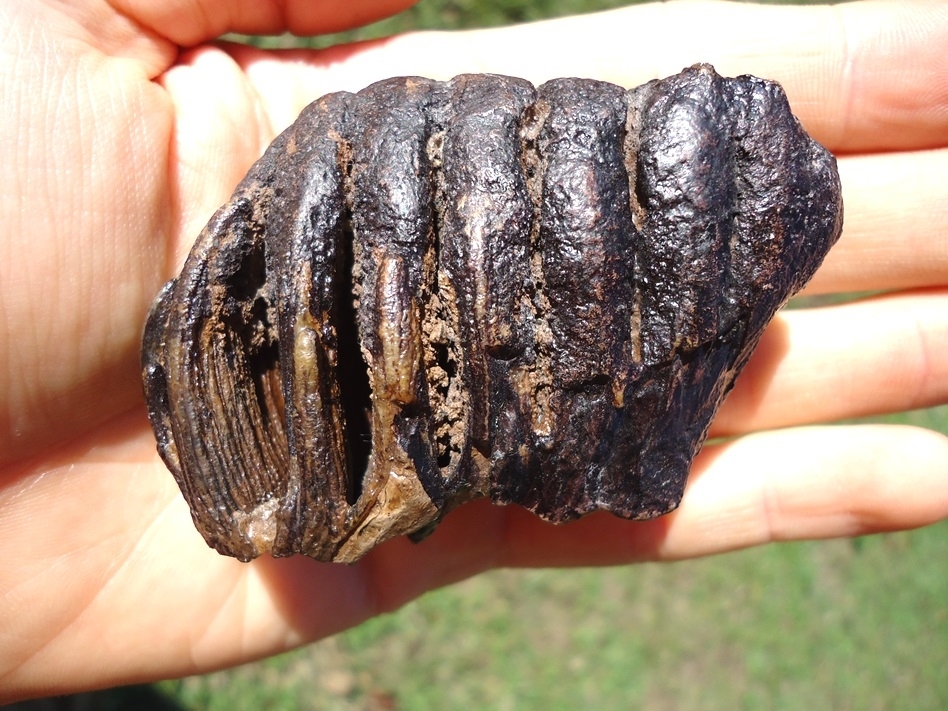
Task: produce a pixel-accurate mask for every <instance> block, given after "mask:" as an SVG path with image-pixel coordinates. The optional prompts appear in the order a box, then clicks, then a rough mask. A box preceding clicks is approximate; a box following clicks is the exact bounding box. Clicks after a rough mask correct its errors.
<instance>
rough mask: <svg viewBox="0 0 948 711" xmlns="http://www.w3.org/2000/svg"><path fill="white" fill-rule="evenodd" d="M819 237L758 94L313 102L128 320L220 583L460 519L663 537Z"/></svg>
mask: <svg viewBox="0 0 948 711" xmlns="http://www.w3.org/2000/svg"><path fill="white" fill-rule="evenodd" d="M841 226H842V203H841V198H840V186H839V177H838V175H837V172H836V164H835V161H834V159H833V157H832V156H831V155H830V154H829V153H828V152H827V151H826V150H825V149H823V148H822V147H821V146H819V145H818V144H817V143H816V142H814V141H813V140H812V139H810V138H809V137H808V136H807V135H806V133H805V132H804V131H803V129H802V128H801V126H800V124H799V123H798V121H797V120H796V119H795V118H794V116H793V115H792V114H791V112H790V109H789V106H788V104H787V101H786V98H785V96H784V94H783V91H782V90H781V89H780V87H779V86H778V85H777V84H775V83H772V82H768V81H764V80H761V79H757V78H754V77H748V76H744V77H738V78H736V79H726V78H722V77H720V76H718V75H717V74H716V73H715V72H714V70H713V69H712V68H711V67H709V66H707V65H697V66H695V67H691V68H689V69H686V70H684V71H683V72H682V73H680V74H678V75H675V76H673V77H669V78H667V79H663V80H658V81H653V82H650V83H648V84H646V85H644V86H641V87H638V88H636V89H632V90H625V89H622V88H621V87H618V86H615V85H612V84H607V83H604V82H599V81H593V80H581V79H558V80H554V81H550V82H547V83H546V84H543V85H542V86H540V87H537V88H535V87H533V86H532V85H531V84H530V83H528V82H526V81H523V80H520V79H514V78H510V77H503V76H495V75H464V76H459V77H456V78H455V79H453V80H451V81H449V82H436V81H431V80H428V79H422V78H411V77H410V78H396V79H389V80H386V81H383V82H380V83H378V84H374V85H373V86H370V87H368V88H367V89H365V90H363V91H361V92H359V93H357V94H348V93H338V94H331V95H328V96H325V97H322V98H321V99H319V100H317V101H315V102H314V103H313V104H311V105H310V106H309V107H307V108H306V109H305V110H304V111H303V113H302V114H301V115H300V117H299V119H298V120H297V121H296V122H295V123H294V124H293V125H292V126H291V127H289V128H288V129H287V130H286V131H285V132H284V133H283V134H282V135H280V136H279V137H278V138H277V139H276V140H275V141H274V142H273V144H272V145H271V146H270V147H269V148H268V149H267V151H266V153H265V154H264V155H263V157H262V158H261V159H260V160H259V161H258V162H257V163H256V164H255V165H254V166H253V167H252V168H251V170H250V172H249V173H248V174H247V176H246V178H244V180H243V181H242V182H241V183H240V185H238V186H237V189H236V190H235V192H234V195H233V197H232V198H231V199H230V201H229V202H228V203H227V204H226V205H224V206H223V207H222V208H220V210H219V211H218V212H217V213H216V214H215V215H214V217H213V218H212V220H211V221H210V223H209V224H208V226H207V227H206V228H205V229H204V231H203V232H202V233H201V235H200V236H199V237H198V239H197V241H196V243H195V245H194V248H193V250H192V252H191V254H190V256H189V257H188V260H187V262H186V263H185V265H184V268H183V270H182V272H181V274H180V275H179V276H178V277H177V278H176V279H174V280H173V281H171V282H169V284H168V285H166V286H165V288H164V289H163V290H162V292H161V294H160V295H159V297H158V299H157V300H156V302H155V305H154V306H153V308H152V311H151V314H150V315H149V319H148V323H147V325H146V328H145V336H144V343H143V351H142V364H143V377H144V384H145V394H146V400H147V403H148V410H149V415H150V417H151V421H152V424H153V427H154V430H155V434H156V437H157V440H158V449H159V452H160V453H161V456H162V458H163V459H164V461H165V463H166V464H167V466H168V468H169V469H170V470H171V472H172V474H173V475H174V477H175V479H176V480H177V482H178V485H179V486H180V488H181V491H182V493H183V494H184V496H185V498H186V499H187V502H188V504H189V505H190V507H191V512H192V516H193V518H194V522H195V525H196V527H197V528H198V530H199V531H200V532H201V534H202V535H203V536H204V538H205V539H206V540H207V542H208V544H209V545H211V546H213V547H214V548H216V549H217V550H218V551H220V552H221V553H224V554H227V555H232V556H236V557H237V558H240V559H241V560H250V559H252V558H254V557H256V556H259V555H261V554H263V553H267V552H269V553H271V554H273V555H275V556H284V555H292V554H295V553H303V554H305V555H308V556H311V557H313V558H316V559H319V560H335V561H344V562H351V561H354V560H357V559H358V558H360V557H361V556H362V555H364V554H365V553H366V552H368V551H369V550H370V549H371V548H372V547H374V546H375V545H376V544H378V543H380V542H382V541H384V540H387V539H389V538H391V537H393V536H398V535H404V534H415V535H416V537H417V536H421V535H423V534H424V533H426V532H427V531H429V530H430V529H431V528H432V527H433V526H434V525H435V524H436V523H437V522H438V521H439V520H440V519H441V518H442V517H443V516H444V515H445V513H447V512H448V511H450V510H451V509H453V508H455V507H456V506H458V505H460V504H461V503H463V502H465V501H468V500H470V499H473V498H476V497H482V496H489V497H490V498H491V499H493V500H494V501H495V502H497V503H505V504H507V503H515V504H519V505H521V506H524V507H526V508H528V509H530V510H531V511H534V512H535V513H537V514H538V515H540V516H542V517H543V518H545V519H548V520H550V521H556V522H559V521H567V520H570V519H574V518H577V517H579V516H582V515H584V514H586V513H589V512H591V511H596V510H606V511H611V512H612V513H614V514H616V515H618V516H622V517H626V518H632V519H636V518H650V517H654V516H658V515H660V514H663V513H666V512H668V511H670V510H672V509H674V508H675V507H676V506H677V505H678V503H679V501H680V499H681V495H682V492H683V489H684V485H685V481H686V479H687V475H688V470H689V468H690V466H691V462H692V460H693V458H694V456H695V454H696V453H697V451H698V450H699V449H700V447H701V445H702V444H703V442H704V439H705V437H706V434H707V430H708V426H709V424H710V422H711V419H712V417H713V416H714V413H715V412H716V411H717V408H718V406H719V405H720V403H721V401H722V400H723V398H724V396H725V395H726V394H727V392H728V391H729V389H730V388H731V385H732V384H733V382H734V379H735V378H736V377H737V375H738V373H739V372H740V370H741V368H742V367H743V366H744V364H745V363H746V362H747V359H748V357H749V356H750V354H751V352H752V351H753V349H754V347H755V346H756V344H757V342H758V340H759V338H760V336H761V333H762V332H763V330H764V328H765V326H766V325H767V323H768V322H769V321H770V319H771V318H772V317H773V315H774V313H775V312H776V311H777V309H779V308H780V307H781V306H782V305H783V304H784V303H785V302H786V300H787V299H788V298H789V297H790V296H791V295H792V294H793V293H795V292H796V291H797V290H799V289H800V288H801V287H802V286H803V285H804V284H805V283H806V281H807V280H808V279H809V278H810V277H811V276H812V275H813V273H814V272H815V270H816V269H817V267H818V266H819V264H820V263H821V261H822V259H823V257H824V256H825V255H826V253H827V251H828V250H829V249H830V247H831V246H832V245H833V243H834V242H835V241H836V239H837V238H838V237H839V233H840V230H841Z"/></svg>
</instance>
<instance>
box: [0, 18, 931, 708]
mask: <svg viewBox="0 0 948 711" xmlns="http://www.w3.org/2000/svg"><path fill="white" fill-rule="evenodd" d="M398 4H399V3H398V2H396V3H390V2H382V3H376V4H372V3H362V4H359V5H353V4H352V3H344V4H342V5H340V7H345V8H350V9H349V10H346V12H352V13H355V14H353V15H336V16H335V17H334V18H332V19H327V18H330V17H331V16H332V13H331V12H329V11H328V10H325V8H326V7H328V6H326V5H324V4H323V5H321V4H320V3H316V2H304V1H303V0H300V1H298V2H292V1H290V2H284V3H277V2H269V3H267V2H258V1H257V0H244V1H243V2H241V1H239V0H230V1H229V2H223V1H221V2H217V1H215V0H161V2H157V0H155V1H154V2H152V1H149V0H124V2H113V3H112V6H113V7H115V8H117V10H118V13H116V12H113V11H112V10H111V9H110V7H109V6H107V5H105V4H95V3H91V2H90V3H88V5H89V8H87V7H86V5H84V4H82V3H71V4H66V5H60V4H56V5H49V6H47V5H45V4H43V3H40V2H32V3H28V2H22V3H15V4H13V3H7V4H6V5H4V6H0V26H2V27H4V28H9V29H7V32H6V34H5V35H4V39H3V43H2V44H0V82H2V83H3V84H4V87H5V89H6V91H5V93H4V95H5V96H7V97H9V101H10V102H11V104H10V105H11V106H13V107H14V109H12V110H9V111H7V112H6V113H5V114H4V116H3V117H0V121H3V122H4V128H5V129H6V133H5V135H16V136H17V137H18V140H17V141H7V142H2V143H0V170H2V175H0V177H2V181H0V185H2V186H3V187H2V188H0V215H2V216H3V219H2V220H0V230H2V232H3V234H2V236H0V541H2V542H3V543H4V545H5V550H4V557H3V564H2V565H0V700H8V699H13V698H17V697H22V696H26V695H37V694H43V693H59V692H64V691H68V690H75V689H80V688H91V687H95V686H101V685H109V684H117V683H123V682H132V681H142V680H148V679H154V678H162V677H169V676H174V675H181V674H188V673H194V672H199V671H207V670H210V669H213V668H219V667H222V666H227V665H232V664H237V663H240V662H242V661H248V660H250V659H254V658H259V657H261V656H265V655H268V654H273V653H276V652H278V651H282V650H285V649H288V648H291V647H293V646H295V645H298V644H300V643H303V642H305V641H308V640H311V639H315V638H318V637H321V636H325V635H327V634H331V633H333V632H336V631H339V630H341V629H344V628H346V627H349V626H351V625H354V624H356V623H358V622H359V621H361V620H363V619H365V618H366V617H368V616H371V615H373V614H377V613H378V612H380V611H384V610H390V609H393V608H395V607H397V606H399V605H402V604H404V603H405V602H406V601H408V600H410V599H412V598H413V597H415V596H417V595H418V594H420V593H422V592H424V591H425V590H428V589H431V588H433V587H437V586H439V585H444V584H448V583H450V582H453V581H456V580H460V579H463V578H464V577H467V576H470V575H473V574H476V573H477V572H479V571H481V570H485V569H488V568H490V567H494V566H499V565H517V566H527V565H534V566H536V565H593V564H610V563H623V562H632V561H639V560H665V559H680V558H686V557H691V556H696V555H707V554H710V553H715V552H722V551H726V550H733V549H736V548H740V547H745V546H750V545H759V544H762V543H766V542H768V541H771V540H790V539H797V538H822V537H833V536H849V535H857V534H860V533H869V532H873V531H886V530H896V529H900V528H911V527H915V526H921V525H925V524H928V523H931V522H934V521H937V520H939V519H941V518H943V517H945V516H946V515H948V466H946V465H948V442H946V439H945V438H944V437H942V436H941V435H937V434H934V433H930V432H926V431H923V430H918V429H914V428H907V427H882V426H878V427H871V428H870V427H846V428H841V427H836V428H819V427H813V428H809V427H807V428H798V429H789V430H780V431H763V432H760V431H758V430H761V429H765V428H772V427H785V426H788V425H794V424H808V423H818V422H821V421H824V420H826V419H830V418H837V417H850V416H855V415H861V414H866V413H867V412H884V411H892V410H900V409H902V408H906V407H915V406H919V405H926V404H933V403H937V402H944V401H945V400H946V399H948V397H946V396H948V368H945V367H944V366H943V365H941V364H940V360H943V359H939V358H938V357H937V356H938V355H939V354H940V353H942V352H944V350H945V345H948V323H946V320H945V318H944V316H943V314H945V313H948V309H946V306H948V304H946V303H945V302H946V300H948V293H946V287H945V285H946V275H948V264H946V259H948V257H946V255H948V249H946V242H948V229H945V228H946V226H948V224H946V223H948V217H946V209H948V208H946V205H948V199H946V193H945V191H946V189H948V188H946V186H945V185H944V184H943V181H938V180H933V179H932V178H931V176H934V175H942V174H944V166H945V163H946V160H948V158H946V153H948V151H946V148H948V146H946V145H945V143H946V136H948V60H946V59H945V57H944V52H943V47H944V46H945V44H946V42H948V6H946V5H944V4H943V3H938V2H918V3H914V2H888V3H886V2H864V3H857V4H854V5H845V6H842V7H839V8H836V9H827V8H786V7H784V8H778V7H754V6H748V5H721V4H718V3H713V2H695V3H673V4H670V5H655V6H642V7H633V8H628V9H626V10H620V11H614V12H611V13H602V14H600V15H593V16H587V17H581V18H571V19H565V20H555V21H548V22H544V23H536V24H534V25H530V26H523V27H518V28H505V29H501V30H491V31H487V30H484V31H476V32H467V33H456V34H447V33H427V34H425V33H418V34H411V35H406V36H403V37H400V38H396V39H392V40H389V41H380V42H374V43H369V44H366V45H362V46H358V47H347V48H335V49H331V50H327V51H324V52H302V51H292V52H283V53H272V54H271V53H265V52H261V51H260V50H256V49H252V48H243V47H235V46H231V45H204V46H200V47H192V48H190V49H180V50H179V48H178V47H177V46H176V44H175V43H176V42H183V43H187V44H198V43H200V42H204V41H209V40H211V39H213V37H214V36H215V35H216V34H218V33H219V32H222V31H223V30H225V29H226V30H234V31H241V32H254V31H276V30H278V29H279V28H280V27H283V26H284V25H286V26H288V28H289V29H291V30H293V29H296V30H299V31H307V32H314V31H317V30H329V29H338V27H337V25H338V24H339V23H341V22H354V21H362V20H364V19H365V18H366V17H368V16H370V15H371V16H379V15H381V14H384V13H385V12H389V11H391V10H393V9H394V8H395V6H396V5H398ZM280 8H282V12H281V11H280ZM319 8H323V10H322V12H326V14H325V15H321V14H320V12H321V10H320V9H319ZM121 12H125V13H127V15H122V14H120V13H121ZM64 13H69V14H68V15H67V14H64ZM668 22H670V23H673V25H674V26H675V27H676V31H675V32H674V33H673V34H671V35H669V34H668V33H667V32H664V31H663V28H664V27H666V23H668ZM720 23H727V24H726V25H725V26H723V27H721V29H720V30H719V31H714V32H710V31H708V28H709V27H712V26H714V27H716V26H717V25H718V24H720ZM564 43H565V44H564ZM564 46H569V47H570V48H571V51H570V52H564V51H562V48H563V47H564ZM698 60H701V61H711V62H713V63H715V64H716V65H717V67H718V69H719V70H720V71H721V72H722V73H724V74H738V73H743V72H751V73H756V74H760V75H764V76H769V77H773V78H776V79H779V80H781V81H782V82H784V84H785V86H786V88H787V91H788V94H789V95H790V97H791V101H792V102H793V105H794V108H795V110H796V111H797V112H798V114H799V115H800V116H801V119H802V120H803V122H804V123H805V124H806V125H807V126H808V128H809V129H810V130H811V131H813V132H814V133H815V134H816V136H817V137H818V138H820V139H821V140H823V141H824V142H826V143H827V144H828V145H829V147H830V148H832V149H834V150H837V151H843V152H846V153H853V154H855V153H860V155H847V156H845V157H843V158H842V159H841V172H842V174H843V176H844V181H845V182H844V185H845V200H846V209H847V227H846V230H845V233H844V236H843V238H842V240H841V243H840V249H839V250H838V252H837V253H835V254H834V255H833V256H832V257H830V259H828V260H827V263H826V265H825V267H824V269H822V270H821V272H820V274H819V275H818V277H817V279H816V280H815V282H814V285H813V287H812V289H811V291H813V292H821V293H832V292H835V291H840V290H848V289H852V288H854V287H855V286H858V288H859V289H876V288H887V289H888V288H898V289H904V290H906V291H905V292H903V293H899V294H895V295H890V296H885V297H881V298H878V299H875V300H872V301H869V302H866V303H860V304H852V305H847V306H840V307H833V308H828V309H824V310H820V311H814V312H806V311H801V312H793V313H787V314H784V315H783V316H781V317H780V318H779V319H778V321H777V322H776V323H775V324H774V326H773V327H772V328H771V329H770V330H769V331H768V334H767V336H766V337H765V341H764V344H763V348H762V350H761V351H760V352H759V353H758V355H757V356H756V357H755V358H754V359H753V361H752V363H751V365H750V366H749V369H748V371H747V374H746V375H747V377H745V378H743V379H742V380H741V382H740V384H739V385H738V387H737V388H736V390H735V392H734V394H733V396H732V397H731V399H730V401H729V402H728V403H727V404H726V405H725V408H724V409H723V410H722V413H721V417H720V418H719V419H718V422H717V423H716V425H715V432H716V433H717V434H744V433H755V432H756V433H755V434H751V435H750V436H747V437H743V438H741V439H737V440H733V441H729V442H727V443H724V444H717V445H713V446H709V447H707V448H706V449H705V451H704V452H702V454H701V455H700V457H699V459H698V461H697V462H696V464H695V468H694V471H693V474H692V478H691V481H690V484H689V488H688V491H687V493H686V497H685V500H684V502H683V504H682V506H681V508H680V509H679V510H678V511H677V512H675V513H673V514H671V515H669V516H667V517H664V518H662V519H658V520H656V521H650V522H640V523H635V522H624V521H620V520H617V519H615V518H613V517H611V516H608V515H593V516H590V517H587V518H586V519H583V520H582V521H579V522H577V523H575V524H571V525H568V526H563V527H552V526H549V525H546V524H544V523H543V522H542V521H540V520H539V519H537V518H536V517H534V516H532V515H530V514H528V513H526V512H525V511H523V510H520V509H517V508H514V507H508V508H500V507H493V506H490V505H489V504H487V503H485V502H483V501H481V502H475V503H473V504H471V505H468V506H465V507H462V508H461V509H459V510H458V511H456V512H455V513H453V514H452V515H451V516H449V517H448V518H447V519H446V520H445V521H444V523H443V524H442V525H441V527H440V528H439V529H438V531H436V532H435V534H434V535H433V536H431V537H430V538H429V539H428V540H426V541H425V542H424V543H423V544H421V545H417V546H416V545H413V544H411V543H409V542H408V541H407V540H404V539H402V540H394V541H391V542H389V543H387V544H385V545H383V546H381V547H380V548H378V549H376V550H375V551H373V552H372V553H371V554H370V555H369V556H368V557H367V558H366V559H365V560H364V561H363V562H361V563H360V564H358V565H355V566H340V565H331V564H318V563H314V562H313V561H310V560H308V559H304V558H294V559H288V560H279V561H275V560H272V559H265V560H260V561H257V562H255V563H254V564H251V565H244V564H241V563H238V562H237V561H234V560H231V559H226V558H222V557H220V556H218V555H217V554H216V553H214V552H213V551H211V550H210V549H208V548H207V547H206V546H205V545H204V543H203V541H202V540H201V538H200V536H199V535H198V534H197V532H196V531H195V529H194V527H193V526H192V524H191V521H190V516H189V514H188V511H187V507H186V505H185V503H184V501H183V499H182V498H181V497H180V494H179V493H178V491H177V487H176V486H175V484H174V481H173V480H172V478H171V476H170V475H169V474H168V472H167V471H166V470H165V468H164V466H163V465H162V464H161V462H160V461H159V460H158V458H157V455H156V453H155V444H154V439H153V437H152V435H151V431H150V428H149V427H148V425H147V421H146V419H145V416H144V408H143V406H142V402H141V385H140V382H139V373H138V369H139V366H138V355H137V353H138V347H139V345H138V344H139V338H140V333H141V327H142V323H143V319H144V315H145V312H146V310H147V308H148V305H149V303H150V301H151V299H152V298H153V296H154V294H155V293H156V292H157V290H158V289H159V288H160V285H161V284H162V283H163V282H164V281H165V280H166V279H168V278H169V277H170V276H171V275H172V274H173V273H174V272H175V271H176V270H177V269H178V267H179V266H180V264H181V261H182V260H183V257H184V255H185V254H186V252H187V250H188V248H189V246H190V243H191V241H192V240H193V238H194V236H195V235H196V234H197V232H198V231H199V230H200V228H201V227H203V225H204V223H205V222H206V220H207V219H208V217H209V216H210V214H211V213H212V212H213V210H214V209H216V208H217V207H218V205H220V204H221V203H222V202H223V201H224V200H226V199H227V197H228V196H229V195H230V192H231V190H232V189H233V186H234V184H235V183H236V182H237V181H238V180H239V179H240V178H241V177H242V176H243V174H244V172H245V171H246V169H247V168H248V166H249V165H250V164H251V163H252V162H253V161H254V160H255V159H256V158H257V157H258V156H259V154H260V153H261V151H262V150H263V148H264V146H265V145H266V144H267V143H268V142H269V141H270V140H271V139H272V137H273V136H274V135H275V133H276V132H277V131H279V130H281V129H282V128H283V127H285V126H286V125H287V124H288V123H289V122H290V121H292V119H293V118H294V117H295V115H296V113H297V112H298V110H299V109H300V108H302V106H303V105H305V104H306V103H307V102H309V101H310V100H312V99H313V98H315V97H316V96H318V95H320V94H321V93H324V92H325V91H329V90H334V89H338V88H349V89H358V88H361V86H363V85H364V84H366V83H367V82H369V81H371V80H374V79H377V78H380V77H381V76H382V74H384V75H386V76H387V75H391V74H426V75H429V76H435V77H437V78H447V77H448V76H450V75H453V74H455V73H458V72H460V71H472V70H493V71H502V72H504V73H510V74H517V75H522V76H526V77H528V78H530V79H533V80H542V79H545V78H548V77H549V76H551V75H554V74H578V75H586V76H589V75H598V76H599V77H601V78H607V79H611V80H613V81H616V82H618V83H621V84H625V85H628V86H631V85H635V84H638V83H641V82H642V81H645V80H648V79H651V78H653V77H654V76H656V75H659V74H670V73H674V72H677V71H678V70H680V69H681V68H682V67H683V66H685V65H687V64H690V63H692V62H694V61H698ZM883 151H884V152H883ZM896 151H901V152H896ZM880 194H881V195H885V196H886V199H880ZM922 289H924V290H922ZM912 290H916V291H912ZM863 385H865V387H863ZM57 446H58V448H57ZM93 646H94V647H95V650H96V654H89V653H88V650H89V649H90V648H91V647H93Z"/></svg>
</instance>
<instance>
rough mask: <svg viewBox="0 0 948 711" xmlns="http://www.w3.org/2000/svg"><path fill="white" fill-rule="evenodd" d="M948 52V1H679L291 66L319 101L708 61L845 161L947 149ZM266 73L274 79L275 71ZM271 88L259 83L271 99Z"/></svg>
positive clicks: (649, 70)
mask: <svg viewBox="0 0 948 711" xmlns="http://www.w3.org/2000/svg"><path fill="white" fill-rule="evenodd" d="M945 46H948V4H945V3H940V2H931V1H928V0H915V1H912V2H892V1H890V2H870V1H865V2H854V3H846V4H843V5H836V6H819V7H817V6H772V5H764V6H762V5H749V4H744V3H729V2H716V1H703V2H674V3H663V4H649V5H638V6H634V7H627V8H622V9H620V10H614V11H610V12H601V13H596V14H591V15H583V16H577V17H568V18H561V19H556V20H547V21H543V22H537V23H533V24H527V25H518V26H513V27H506V28H500V29H488V30H474V31H467V32H444V33H435V32H424V33H414V34H409V35H402V36H399V37H395V38H392V39H390V40H386V41H383V42H377V43H374V44H372V45H368V46H367V45H359V46H348V47H345V46H343V47H335V48H332V49H330V50H326V51H322V52H306V53H294V54H293V55H292V57H291V59H292V63H290V66H289V67H282V68H281V70H282V71H286V70H287V69H288V70H289V71H290V72H291V73H292V74H294V75H295V76H296V78H297V79H298V80H299V82H300V84H301V85H304V86H307V88H308V91H307V94H308V95H310V96H311V98H315V97H316V96H319V95H321V94H323V93H326V92H328V91H335V90H338V89H350V90H351V89H359V88H361V87H362V86H365V85H366V84H368V83H371V82H372V81H375V80H377V79H381V78H383V77H385V76H395V75H412V74H420V75H423V76H431V77H432V78H435V79H447V78H450V77H452V76H454V75H456V74H459V73H463V72H496V73H501V74H512V75H516V76H522V77H524V78H527V79H530V80H531V81H534V82H539V81H544V80H546V79H550V78H553V77H558V76H588V77H595V78H597V79H603V80H607V81H612V82H615V83H616V84H620V85H622V86H627V87H631V86H635V85H638V84H641V83H644V82H646V81H649V80H651V79H654V78H657V77H662V76H668V75H671V74H675V73H677V72H678V71H680V70H681V69H682V67H685V66H689V65H691V64H694V63H697V62H709V63H711V64H713V65H714V66H715V68H716V69H717V70H718V72H720V73H721V74H723V75H726V76H734V75H738V74H745V73H750V74H756V75H757V76H761V77H765V78H769V79H775V80H777V81H779V82H781V83H782V84H783V86H784V88H785V89H786V91H787V95H788V97H789V99H790V103H791V105H792V107H793V109H794V112H795V113H796V114H797V115H798V116H799V117H800V119H801V120H802V122H803V123H804V124H805V125H806V127H807V129H808V130H809V131H810V133H811V134H812V135H813V136H814V138H816V139H817V140H818V141H820V142H821V143H823V144H824V145H825V146H826V147H828V148H829V149H831V150H833V151H835V152H863V151H879V150H896V149H899V150H905V149H921V148H932V147H938V146H944V145H948V53H946V52H944V47H945ZM236 56H237V57H238V61H241V63H251V62H252V63H254V64H256V63H257V62H259V61H261V60H262V61H273V60H274V57H273V56H271V57H270V59H269V60H268V59H267V58H266V55H263V54H262V53H260V52H254V51H252V50H238V51H237V54H236ZM283 57H284V59H287V58H290V57H287V56H286V55H283ZM300 60H302V62H301V61H300ZM277 61H279V60H277ZM314 69H315V70H316V71H313V70H314ZM262 75H264V76H266V77H268V81H269V82H272V81H273V73H272V72H267V71H264V72H262ZM284 77H285V74H284ZM300 84H298V85H297V88H299V86H300ZM274 90H276V91H279V87H273V86H269V87H268V86H264V87H262V91H263V93H264V94H271V95H272V92H273V91H274ZM298 108H302V106H300V107H298Z"/></svg>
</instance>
